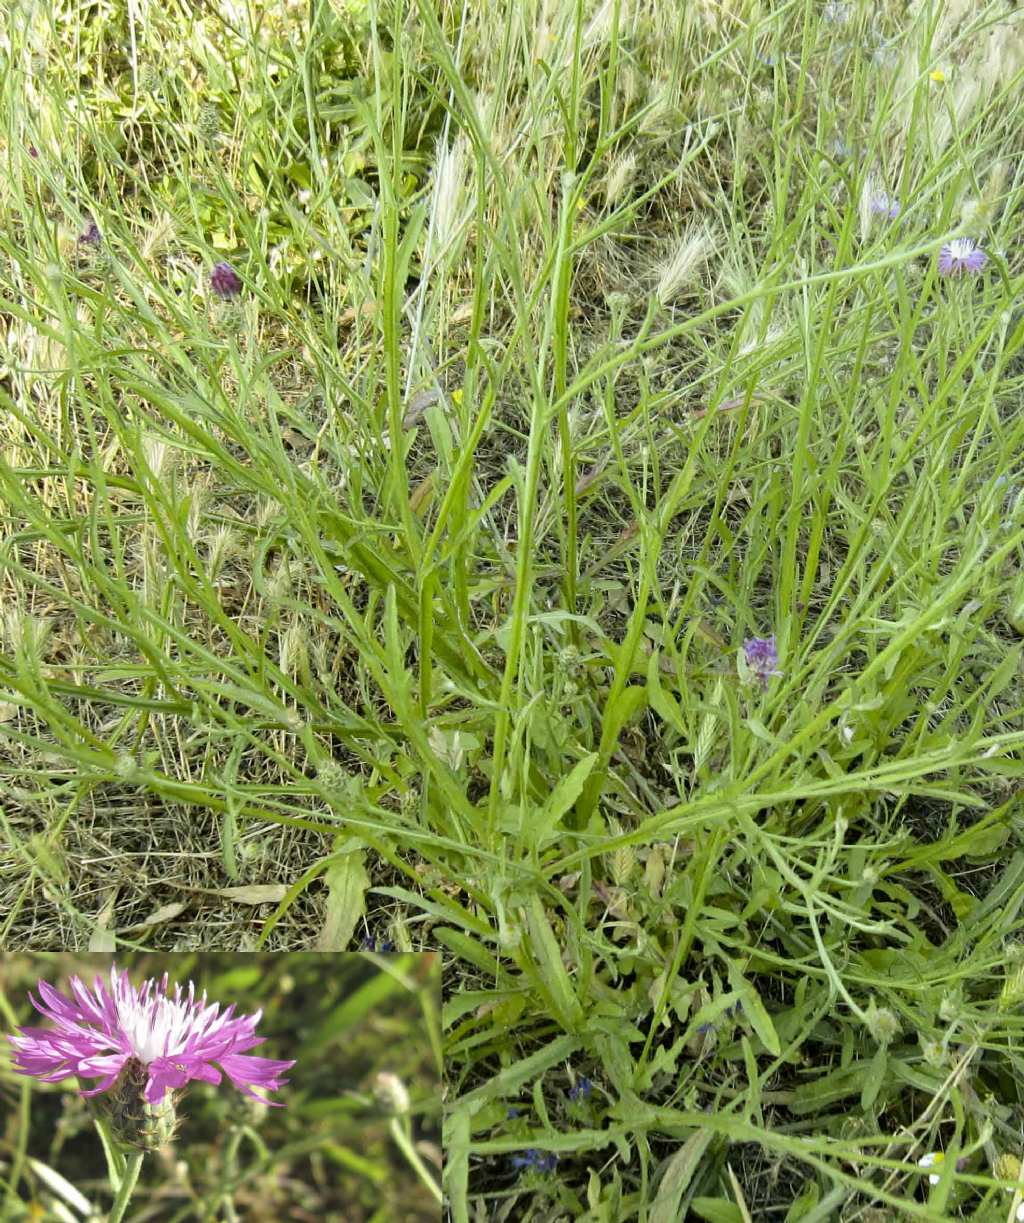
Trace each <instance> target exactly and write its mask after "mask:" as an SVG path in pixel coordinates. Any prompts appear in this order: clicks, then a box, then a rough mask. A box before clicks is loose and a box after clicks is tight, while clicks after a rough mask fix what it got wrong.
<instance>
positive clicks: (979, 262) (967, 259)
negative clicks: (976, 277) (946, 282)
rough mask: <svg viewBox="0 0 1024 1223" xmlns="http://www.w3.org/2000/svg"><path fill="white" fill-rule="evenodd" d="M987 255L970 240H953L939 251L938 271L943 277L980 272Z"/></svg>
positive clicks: (986, 260) (986, 261)
mask: <svg viewBox="0 0 1024 1223" xmlns="http://www.w3.org/2000/svg"><path fill="white" fill-rule="evenodd" d="M986 263H988V255H986V254H985V252H984V251H983V250H982V249H981V248H980V247H979V246H978V244H977V243H976V242H974V241H973V240H972V239H971V238H954V239H953V241H952V242H947V243H946V245H945V246H944V247H943V248H942V250H941V251H939V271H940V272H941V273H942V274H943V275H944V276H949V275H950V274H952V275H954V276H957V275H959V274H960V273H961V272H980V271H981V269H982V268H983V267H984V266H985V264H986Z"/></svg>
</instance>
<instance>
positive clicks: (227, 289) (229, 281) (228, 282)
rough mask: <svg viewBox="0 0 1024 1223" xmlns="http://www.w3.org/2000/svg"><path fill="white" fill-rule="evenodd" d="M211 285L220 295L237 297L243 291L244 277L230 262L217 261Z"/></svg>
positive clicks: (211, 274) (212, 273) (226, 297)
mask: <svg viewBox="0 0 1024 1223" xmlns="http://www.w3.org/2000/svg"><path fill="white" fill-rule="evenodd" d="M210 285H211V287H212V288H213V291H214V293H216V294H217V296H218V297H223V298H224V299H225V300H227V299H228V298H231V297H237V296H238V295H239V293H241V291H242V278H241V276H239V275H238V273H237V272H236V271H235V269H234V268H233V267H232V266H231V264H230V263H215V264H214V265H213V271H212V272H211V273H210Z"/></svg>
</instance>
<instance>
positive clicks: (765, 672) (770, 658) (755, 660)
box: [743, 634, 782, 688]
mask: <svg viewBox="0 0 1024 1223" xmlns="http://www.w3.org/2000/svg"><path fill="white" fill-rule="evenodd" d="M743 649H744V651H745V652H746V656H747V666H748V667H749V668H750V669H751V670H752V671H754V672H755V673H756V674H757V675H758V677H759V678H760V680H761V683H762V684H764V686H765V687H766V688H767V687H768V677H769V676H770V675H781V674H782V672H781V671H780V670H778V665H779V655H778V652H777V651H776V649H775V635H774V634H772V636H771V637H751V638H749V640H747V641H744V643H743Z"/></svg>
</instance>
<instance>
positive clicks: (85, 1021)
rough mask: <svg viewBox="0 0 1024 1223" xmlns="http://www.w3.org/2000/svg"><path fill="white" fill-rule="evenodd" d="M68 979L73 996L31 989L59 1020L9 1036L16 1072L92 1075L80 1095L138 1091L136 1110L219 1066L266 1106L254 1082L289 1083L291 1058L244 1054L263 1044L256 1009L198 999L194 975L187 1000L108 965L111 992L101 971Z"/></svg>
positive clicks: (39, 1006) (215, 1078)
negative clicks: (243, 1010) (238, 1011)
mask: <svg viewBox="0 0 1024 1223" xmlns="http://www.w3.org/2000/svg"><path fill="white" fill-rule="evenodd" d="M70 984H71V993H72V995H73V998H72V999H68V998H65V997H64V995H63V994H60V993H58V992H57V990H55V989H54V988H53V987H52V986H50V985H48V984H47V983H46V982H45V981H40V982H39V986H38V989H39V995H40V997H41V998H42V1001H39V1000H37V999H36V998H34V997H33V996H32V995H31V994H29V999H30V1000H31V1002H32V1005H33V1006H34V1007H35V1008H36V1010H37V1011H39V1013H40V1014H41V1015H45V1016H46V1018H47V1019H51V1020H52V1021H53V1022H54V1023H55V1024H56V1025H57V1026H56V1027H55V1028H52V1029H51V1028H21V1029H19V1035H17V1036H8V1038H7V1039H8V1040H9V1041H10V1043H11V1044H12V1045H13V1047H14V1050H15V1054H14V1062H13V1068H14V1070H15V1071H16V1072H17V1073H18V1074H24V1075H32V1076H34V1077H35V1078H38V1079H40V1080H41V1081H42V1082H44V1083H55V1082H58V1081H60V1080H61V1079H67V1078H70V1077H71V1076H72V1075H74V1076H77V1077H78V1078H79V1079H83V1078H85V1079H99V1080H100V1082H99V1083H98V1084H97V1085H96V1086H95V1087H93V1088H91V1089H90V1090H88V1091H81V1092H80V1094H81V1095H83V1096H96V1095H99V1094H100V1093H102V1092H109V1091H110V1090H111V1088H114V1091H113V1092H111V1102H113V1103H116V1102H117V1101H118V1100H119V1099H120V1097H121V1096H123V1095H124V1094H125V1093H126V1088H132V1089H134V1088H138V1091H137V1092H135V1093H134V1094H135V1099H134V1107H136V1108H141V1107H142V1105H143V1102H144V1103H145V1104H147V1105H150V1106H157V1107H158V1106H160V1105H161V1104H162V1102H163V1100H164V1097H165V1095H166V1094H167V1092H168V1091H172V1092H173V1091H174V1089H176V1088H182V1087H184V1086H185V1085H186V1084H187V1083H188V1082H189V1080H190V1079H199V1080H201V1081H202V1082H204V1083H214V1084H216V1083H219V1082H220V1081H221V1071H223V1072H224V1074H226V1075H227V1076H228V1078H229V1079H230V1080H231V1082H232V1083H234V1085H235V1086H236V1087H237V1088H238V1089H239V1091H242V1092H244V1093H245V1094H246V1095H247V1096H251V1097H252V1098H253V1099H254V1100H260V1101H261V1103H264V1104H273V1103H274V1101H272V1100H264V1099H263V1097H262V1096H259V1095H257V1094H256V1092H254V1091H253V1090H252V1088H253V1087H260V1088H263V1089H264V1090H267V1091H276V1090H277V1088H278V1087H280V1086H281V1084H282V1083H285V1082H287V1079H283V1078H282V1077H281V1076H282V1074H283V1073H284V1071H286V1070H288V1069H290V1068H291V1067H292V1066H294V1065H295V1062H294V1061H287V1062H279V1061H273V1060H271V1059H270V1058H266V1057H247V1056H246V1055H245V1053H244V1050H246V1049H251V1048H253V1046H255V1045H261V1044H263V1040H264V1038H263V1037H261V1036H257V1035H256V1024H257V1023H258V1022H259V1019H260V1016H261V1015H262V1014H263V1012H262V1011H257V1012H256V1013H255V1015H242V1016H239V1017H238V1018H235V1017H234V1010H235V1007H234V1004H232V1005H231V1006H229V1007H228V1009H227V1010H226V1011H225V1012H224V1013H223V1014H222V1015H221V1014H219V1011H220V1004H219V1003H212V1004H211V1005H209V1006H208V1005H207V1003H206V994H205V992H204V994H203V996H202V998H200V999H199V1000H198V1001H197V1000H196V997H195V987H194V985H193V984H192V982H191V981H190V982H189V983H188V995H187V996H186V997H184V998H183V997H182V992H181V986H180V985H175V987H174V997H173V998H171V997H170V996H169V995H168V987H167V974H166V973H164V976H163V980H162V981H160V982H159V983H158V982H157V981H155V980H147V981H146V982H144V983H143V985H142V986H141V987H140V988H136V987H135V986H133V985H132V984H131V982H130V981H129V980H128V973H127V971H125V972H122V973H120V974H118V972H117V969H116V967H115V966H114V965H111V968H110V988H109V990H108V989H107V988H106V987H105V985H104V983H103V982H102V981H101V980H100V978H99V977H97V978H96V980H95V983H94V985H93V988H92V990H91V991H90V990H88V989H87V988H86V986H85V985H84V984H83V982H82V981H81V979H80V978H79V977H72V978H71V983H70ZM165 995H166V996H165ZM214 1062H216V1063H217V1064H218V1065H219V1066H220V1070H218V1069H217V1067H216V1066H215V1065H214ZM122 1076H123V1077H122ZM143 1084H144V1086H143ZM129 1094H131V1093H129ZM275 1107H282V1106H280V1105H275Z"/></svg>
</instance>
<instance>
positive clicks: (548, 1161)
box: [512, 1147, 558, 1172]
mask: <svg viewBox="0 0 1024 1223" xmlns="http://www.w3.org/2000/svg"><path fill="white" fill-rule="evenodd" d="M557 1163H558V1156H557V1155H556V1154H555V1153H554V1151H548V1152H547V1153H545V1152H543V1151H537V1150H535V1149H534V1148H533V1147H530V1149H529V1150H527V1151H524V1152H523V1153H522V1155H513V1156H512V1167H513V1168H536V1169H537V1171H538V1172H554V1170H555V1165H556V1164H557Z"/></svg>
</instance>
